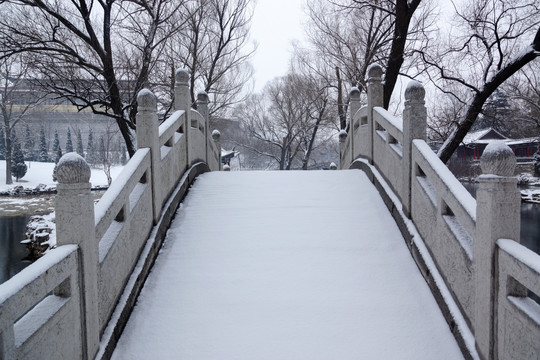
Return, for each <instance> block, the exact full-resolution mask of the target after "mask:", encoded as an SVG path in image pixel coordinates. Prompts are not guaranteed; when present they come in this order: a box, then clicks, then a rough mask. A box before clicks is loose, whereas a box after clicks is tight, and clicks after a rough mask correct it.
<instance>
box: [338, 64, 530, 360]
mask: <svg viewBox="0 0 540 360" xmlns="http://www.w3.org/2000/svg"><path fill="white" fill-rule="evenodd" d="M382 74H383V71H382V68H381V67H380V66H378V65H372V66H370V68H369V69H368V81H367V83H368V86H367V92H368V94H367V101H368V104H367V106H364V107H362V108H360V92H359V91H358V89H356V88H353V89H352V90H351V93H350V105H349V107H350V119H351V120H350V123H349V127H348V131H347V132H346V131H343V130H342V132H341V133H340V135H339V141H340V159H341V161H340V168H341V169H346V168H349V167H350V166H353V167H358V166H360V165H358V164H359V162H355V160H357V159H358V158H364V159H366V160H367V161H368V162H369V164H371V165H373V166H374V168H375V169H376V170H377V171H378V172H379V173H380V174H381V175H382V176H379V177H377V179H379V178H380V179H384V180H383V181H385V182H386V183H387V185H388V186H380V187H379V188H380V189H381V191H392V192H393V193H394V194H395V195H397V198H398V199H399V201H400V202H401V210H402V213H403V214H404V215H405V216H407V217H409V218H410V219H411V220H412V223H413V224H414V226H415V228H416V231H418V233H419V234H420V236H421V237H422V240H423V242H424V243H425V245H426V246H427V248H428V249H429V253H430V254H431V256H433V260H434V262H435V263H436V264H437V267H438V270H439V272H440V273H441V275H442V278H444V279H445V281H446V283H447V284H446V285H447V287H448V288H449V289H450V292H451V294H452V297H453V298H454V300H455V301H456V303H457V304H458V307H459V308H460V311H461V312H462V313H463V315H464V316H465V319H466V321H467V323H468V326H469V327H470V328H471V329H474V336H475V342H476V348H477V350H478V352H479V353H480V356H482V357H483V358H490V359H495V358H497V357H498V358H501V359H503V358H520V359H522V358H523V359H528V358H535V356H537V355H538V354H539V353H540V348H539V347H538V339H539V338H540V304H539V303H538V302H537V301H536V300H534V299H538V297H535V296H532V297H531V296H528V295H527V294H529V295H530V294H531V293H534V294H536V295H540V294H539V293H540V285H539V284H540V272H539V271H538V268H539V267H540V256H538V255H536V254H532V253H531V252H530V251H529V250H526V249H525V248H523V247H522V246H521V245H519V244H518V243H517V242H519V229H520V219H519V216H520V215H519V213H520V211H519V208H520V198H519V192H518V191H517V188H516V181H517V180H516V178H515V177H514V176H513V175H514V173H513V171H514V168H515V156H514V155H513V154H512V151H511V150H510V149H509V148H504V146H502V145H500V144H499V145H493V146H492V149H491V150H490V149H488V148H486V151H487V152H486V151H485V152H484V156H483V157H482V159H481V163H483V165H482V169H483V172H484V174H491V175H482V176H480V178H479V182H480V189H479V190H478V192H477V199H478V200H474V198H473V197H472V196H471V195H470V194H469V193H468V192H467V190H465V188H464V187H463V186H462V184H461V183H460V182H459V181H458V180H457V179H456V178H455V177H454V176H453V175H452V173H451V172H450V171H449V170H448V168H447V167H446V165H445V164H444V163H442V162H441V161H440V159H439V158H438V157H437V156H436V155H435V153H434V152H433V151H432V150H431V149H430V148H429V146H428V145H427V143H426V142H425V139H426V108H425V106H424V95H425V90H424V88H423V87H422V85H421V84H420V83H418V82H415V81H411V82H410V83H409V85H408V86H407V89H406V91H405V108H404V111H403V116H402V120H401V119H399V118H396V117H394V116H392V115H391V114H389V113H388V112H387V111H386V110H384V109H383V108H382V107H381V106H382V99H383V96H382V95H383V79H382ZM360 167H361V166H360ZM377 181H378V180H377ZM383 198H384V196H383ZM500 238H505V239H513V240H500V241H499V242H497V240H498V239H500ZM516 241H517V242H516ZM496 242H497V243H496ZM497 244H498V246H499V247H502V249H499V248H498V246H497ZM518 249H519V250H518ZM524 253H527V255H526V256H525V255H523V254H524ZM497 254H498V259H499V260H497ZM516 254H521V255H523V256H518V255H516ZM413 255H414V253H413ZM525 257H526V258H527V259H528V261H529V263H526V262H525V261H524V260H523V258H525ZM531 261H532V262H534V264H535V265H534V266H532V265H531V263H530V262H531ZM494 278H495V281H493V279H494ZM496 294H499V295H498V297H497V296H496ZM497 354H498V355H497ZM531 356H532V357H531Z"/></svg>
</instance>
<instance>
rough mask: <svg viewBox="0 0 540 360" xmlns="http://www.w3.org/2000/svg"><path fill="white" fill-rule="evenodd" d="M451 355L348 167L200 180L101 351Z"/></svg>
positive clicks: (422, 291) (394, 237)
mask: <svg viewBox="0 0 540 360" xmlns="http://www.w3.org/2000/svg"><path fill="white" fill-rule="evenodd" d="M462 358H463V357H462V355H461V353H460V351H459V348H458V346H457V344H456V342H455V340H454V338H453V337H452V335H451V333H450V330H449V328H448V325H447V324H446V322H445V321H444V319H443V317H442V315H441V313H440V311H439V308H438V307H437V305H436V303H435V300H434V299H433V297H432V295H431V293H430V291H429V289H428V287H427V285H426V284H425V282H424V280H423V278H422V277H421V275H420V272H419V271H418V269H417V267H416V265H415V263H414V261H413V259H412V257H411V255H410V253H409V251H408V249H407V247H406V246H405V243H404V240H403V238H402V236H401V234H400V232H399V230H398V228H397V226H396V224H395V223H394V221H393V219H392V217H391V216H390V213H389V212H388V210H387V208H386V207H385V205H384V204H383V202H382V199H381V197H380V196H379V194H378V192H377V190H376V189H375V188H374V186H373V185H372V184H371V183H370V182H369V180H368V179H367V177H366V176H365V175H364V173H363V172H361V171H359V170H348V171H320V172H313V171H310V172H293V171H287V172H286V171H283V172H216V173H208V174H204V175H202V176H201V177H200V178H199V179H198V180H197V181H196V183H195V185H194V186H193V188H192V189H191V191H190V193H189V195H188V197H187V198H186V200H185V201H184V203H183V204H182V205H181V208H180V209H179V210H178V213H177V216H176V219H175V220H174V221H173V224H172V225H171V228H170V230H169V233H168V235H167V239H166V242H165V244H164V247H163V249H162V251H161V254H160V255H159V257H158V259H157V261H156V264H155V265H154V268H153V270H152V272H151V273H150V276H149V278H148V280H147V282H146V284H145V287H144V288H143V290H142V293H141V295H140V297H139V300H138V304H137V306H136V307H135V308H134V311H133V313H132V315H131V318H130V320H129V322H128V324H127V327H126V329H125V330H124V333H123V335H122V337H121V339H120V341H119V343H118V346H117V348H116V350H115V353H114V355H113V359H115V360H120V359H182V360H199V359H204V360H211V359H227V360H233V359H242V360H248V359H257V360H261V359H276V360H277V359H280V360H283V359H306V360H313V359H328V360H330V359H342V360H345V359H462Z"/></svg>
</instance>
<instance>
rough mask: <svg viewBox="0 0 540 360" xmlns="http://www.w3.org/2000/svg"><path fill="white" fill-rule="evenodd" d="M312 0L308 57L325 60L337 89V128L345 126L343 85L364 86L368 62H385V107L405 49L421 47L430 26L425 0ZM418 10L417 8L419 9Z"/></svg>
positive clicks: (402, 61)
mask: <svg viewBox="0 0 540 360" xmlns="http://www.w3.org/2000/svg"><path fill="white" fill-rule="evenodd" d="M420 3H421V0H413V1H407V0H380V1H368V0H352V1H350V0H333V1H330V2H327V1H323V0H311V1H309V2H308V12H309V16H310V23H309V26H308V30H307V32H308V36H309V38H310V41H311V43H312V45H313V47H314V49H315V54H314V55H312V57H313V58H316V57H323V58H324V61H325V62H326V63H327V64H328V67H329V70H331V71H326V72H325V73H326V75H325V76H327V77H329V76H330V77H331V79H332V80H331V83H332V86H333V87H334V89H335V92H336V102H337V110H338V115H339V118H340V127H341V128H342V129H344V128H345V127H346V113H347V104H348V101H349V100H348V95H347V94H348V90H349V89H350V87H352V86H356V87H358V88H359V89H360V90H361V91H362V90H364V89H365V88H366V84H365V80H364V79H365V77H366V71H367V68H368V66H369V65H370V64H372V63H374V62H378V63H381V65H383V66H385V67H386V77H385V85H384V106H385V107H386V108H388V106H389V104H390V98H391V95H392V92H393V89H394V87H395V85H396V82H397V79H398V75H400V74H401V72H402V67H403V65H404V61H405V58H406V57H409V56H410V55H411V49H408V47H410V48H423V46H424V43H425V38H426V36H427V35H426V32H428V31H429V28H430V26H431V25H432V23H431V21H432V17H431V13H432V8H431V6H430V1H426V0H424V3H425V6H423V7H420ZM419 9H420V10H419Z"/></svg>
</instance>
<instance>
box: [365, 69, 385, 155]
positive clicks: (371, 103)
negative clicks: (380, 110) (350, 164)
mask: <svg viewBox="0 0 540 360" xmlns="http://www.w3.org/2000/svg"><path fill="white" fill-rule="evenodd" d="M367 73H368V85H367V93H368V134H369V135H368V143H369V144H368V147H367V148H368V153H367V158H368V160H369V163H370V164H373V136H374V132H375V125H374V121H373V108H374V107H376V106H383V82H382V76H383V69H382V67H381V66H380V65H379V64H371V65H370V66H369V67H368V69H367Z"/></svg>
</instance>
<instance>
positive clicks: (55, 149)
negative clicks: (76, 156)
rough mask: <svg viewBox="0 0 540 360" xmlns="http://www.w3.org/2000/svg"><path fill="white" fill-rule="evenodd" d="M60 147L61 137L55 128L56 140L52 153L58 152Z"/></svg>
mask: <svg viewBox="0 0 540 360" xmlns="http://www.w3.org/2000/svg"><path fill="white" fill-rule="evenodd" d="M59 147H60V138H58V131H57V130H54V141H53V144H52V153H53V155H54V154H56V152H57V151H58V148H59Z"/></svg>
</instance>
